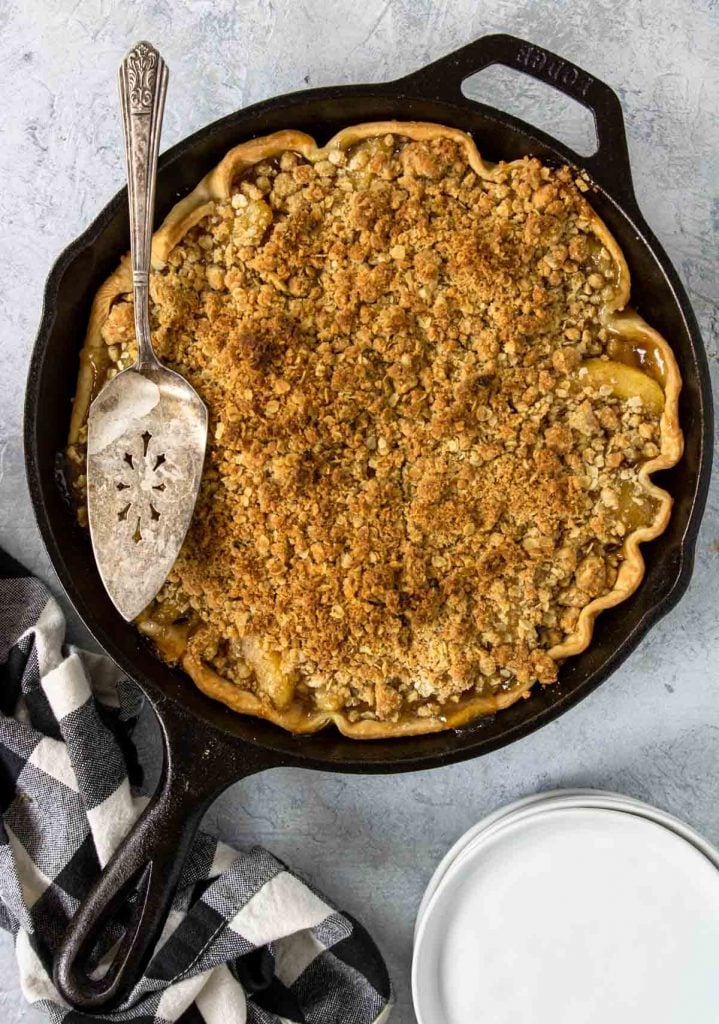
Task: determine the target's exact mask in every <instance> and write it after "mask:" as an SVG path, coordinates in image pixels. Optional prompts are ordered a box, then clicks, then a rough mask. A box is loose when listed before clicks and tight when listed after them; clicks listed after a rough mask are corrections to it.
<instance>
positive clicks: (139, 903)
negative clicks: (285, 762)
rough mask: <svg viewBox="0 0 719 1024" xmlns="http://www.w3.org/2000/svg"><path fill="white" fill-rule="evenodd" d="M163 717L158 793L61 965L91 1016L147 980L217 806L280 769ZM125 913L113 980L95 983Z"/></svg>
mask: <svg viewBox="0 0 719 1024" xmlns="http://www.w3.org/2000/svg"><path fill="white" fill-rule="evenodd" d="M155 710H156V711H157V712H158V715H159V718H160V725H161V727H162V733H163V741H164V748H165V758H164V768H163V774H162V780H161V782H160V785H159V787H158V790H157V792H156V793H155V795H154V796H153V798H152V800H151V801H150V803H149V804H148V806H147V807H146V809H145V810H144V812H143V813H142V815H141V816H140V817H139V818H138V820H137V822H136V823H135V825H134V826H133V828H132V829H131V831H130V832H129V834H128V835H127V836H126V837H125V839H124V840H123V841H122V842H121V843H120V845H119V847H118V848H117V850H116V851H115V853H114V855H113V856H112V858H111V859H110V861H109V863H108V864H107V866H106V868H105V869H104V871H103V872H102V874H101V875H100V877H99V879H98V880H97V882H96V883H95V885H94V886H93V888H92V889H91V890H90V892H89V893H88V895H87V896H86V897H85V899H84V901H83V902H82V904H81V905H80V907H79V909H78V910H77V912H76V913H75V916H74V917H73V918H72V920H71V922H70V925H69V927H68V930H67V932H66V934H65V936H64V939H63V942H62V945H61V946H60V950H59V952H58V954H57V956H56V959H55V964H54V982H55V985H56V987H57V989H58V991H59V992H60V994H61V995H62V997H63V998H64V999H65V1000H66V1001H67V1002H68V1003H69V1004H70V1005H71V1006H73V1007H74V1008H75V1009H78V1010H83V1011H85V1012H93V1011H97V1010H100V1009H101V1008H102V1009H103V1010H106V1009H111V1008H113V1007H116V1006H118V1005H119V1004H120V1003H122V1002H123V1001H124V1000H125V999H126V998H127V997H128V996H129V994H130V993H131V992H132V990H133V988H134V987H135V985H136V984H137V983H138V981H139V980H140V978H141V977H142V974H143V971H144V970H145V968H146V966H147V964H148V962H149V960H150V958H151V956H152V953H153V950H154V948H155V945H156V943H157V940H158V939H159V937H160V935H161V933H162V929H163V927H164V925H165V922H166V920H167V916H168V914H169V912H170V909H171V906H172V900H173V897H174V895H175V891H176V889H177V885H178V883H179V880H180V876H181V874H182V869H183V867H184V863H185V860H186V858H187V854H188V853H189V851H190V847H191V845H192V841H193V839H194V838H195V834H196V832H197V829H198V827H199V824H200V821H201V819H202V816H203V814H204V812H205V811H206V810H207V808H208V807H209V805H210V804H211V803H212V801H213V800H214V799H215V798H216V797H217V796H219V794H220V793H221V792H222V791H223V790H224V789H226V788H227V786H229V785H231V784H232V783H233V782H236V781H238V780H239V779H241V778H245V777H247V776H249V775H252V774H254V773H255V772H257V771H260V770H261V769H262V768H267V767H272V766H273V765H272V764H270V763H269V758H268V757H267V755H266V754H264V755H263V757H261V756H260V755H257V754H255V752H254V750H255V748H253V747H249V746H247V747H241V746H240V745H238V744H236V743H235V744H233V745H228V744H227V743H226V742H225V741H224V740H223V738H222V737H221V736H220V735H219V734H218V733H216V732H208V733H204V734H203V733H202V732H200V733H199V734H198V730H197V722H196V720H195V719H193V718H192V716H191V715H190V713H189V712H188V711H185V710H184V709H180V708H179V707H178V706H177V705H170V704H163V705H162V706H159V707H156V708H155ZM175 751H177V752H178V759H177V761H176V760H175V753H174V752H175ZM179 761H181V762H182V763H181V764H180V763H178V762H179ZM273 764H274V762H273ZM133 894H134V895H133ZM119 908H123V909H124V911H125V914H126V916H125V917H124V919H123V924H126V930H125V933H124V935H123V937H122V939H121V940H120V942H119V945H118V946H117V948H116V950H115V952H114V954H113V956H112V960H111V963H110V966H109V968H108V969H107V971H106V972H105V974H104V975H103V976H102V977H101V978H97V977H92V976H91V975H92V973H93V972H92V966H93V965H92V964H91V963H90V961H89V957H90V954H91V953H92V950H93V945H94V943H95V940H96V938H97V936H98V935H99V934H100V932H101V930H102V927H103V925H104V924H106V923H108V922H109V921H111V920H113V919H114V918H115V917H116V915H117V912H118V909H119ZM128 908H129V914H128V913H127V911H128Z"/></svg>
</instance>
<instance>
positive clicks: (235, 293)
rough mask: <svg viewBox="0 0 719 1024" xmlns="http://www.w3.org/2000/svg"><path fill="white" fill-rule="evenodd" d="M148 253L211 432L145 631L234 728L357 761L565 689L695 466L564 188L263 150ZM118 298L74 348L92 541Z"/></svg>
mask: <svg viewBox="0 0 719 1024" xmlns="http://www.w3.org/2000/svg"><path fill="white" fill-rule="evenodd" d="M152 252H153V258H152V265H153V271H152V275H151V285H150V290H151V320H152V328H153V342H154V345H155V349H156V351H157V353H158V355H159V357H160V358H161V359H162V360H163V362H165V363H166V364H167V365H168V366H170V367H171V368H173V369H175V370H177V371H179V373H181V374H182V375H183V376H184V377H186V378H187V379H188V380H189V381H190V383H191V384H192V385H193V387H195V388H196V389H197V391H198V392H199V394H200V395H201V396H202V398H203V399H204V401H205V402H206V404H207V407H208V410H209V415H210V435H209V443H208V451H207V458H206V463H205V469H204V475H203V479H202V485H201V490H200V496H199V499H198V503H197V507H196V511H195V515H194V519H193V522H192V525H191V527H190V530H189V533H188V535H187V539H186V541H185V544H184V546H183V548H182V551H181V553H180V556H179V558H178V560H177V562H176V564H175V567H174V569H173V571H172V574H171V576H170V578H169V579H168V581H167V583H166V584H165V586H164V587H163V588H162V590H161V592H160V593H159V595H158V597H157V598H156V600H155V601H153V603H152V604H151V605H150V606H149V607H148V608H147V609H146V611H145V612H144V613H143V614H142V615H141V616H140V618H139V620H138V623H137V624H138V628H139V629H140V630H141V631H142V632H143V633H144V634H145V635H146V636H147V637H149V638H150V640H151V641H152V642H153V643H154V645H155V646H156V649H157V651H158V652H159V655H160V656H161V657H162V658H163V659H165V660H166V661H168V662H170V663H173V664H175V663H176V664H179V665H181V666H182V668H183V669H184V671H185V672H186V673H187V674H188V676H190V677H191V679H192V680H193V682H194V683H195V684H196V685H197V686H198V687H199V688H200V689H201V690H203V691H204V692H205V693H206V694H209V695H210V696H211V697H214V698H216V699H217V700H220V701H223V702H224V703H225V704H227V705H229V706H230V707H231V708H234V709H235V710H236V711H238V712H244V713H248V714H252V715H258V716H261V717H262V718H266V719H269V720H271V721H273V722H275V723H277V724H279V725H281V726H284V727H285V728H287V729H289V730H291V731H293V732H298V733H301V732H311V731H314V730H317V729H320V728H321V727H323V726H325V725H327V724H328V723H332V722H334V723H335V724H336V726H337V728H339V729H340V731H341V732H342V733H344V734H345V735H348V736H353V737H358V738H373V737H385V736H397V735H403V734H404V735H406V734H411V733H424V732H432V731H437V730H441V729H447V728H452V727H457V726H459V725H464V724H466V723H467V722H469V721H471V720H472V719H474V718H476V717H478V716H480V715H485V714H489V713H493V712H495V711H497V710H499V709H502V708H505V707H507V706H508V705H510V704H512V703H513V702H514V701H516V700H518V699H519V698H520V697H528V696H529V695H530V691H531V689H532V687H534V686H535V685H537V684H539V685H542V686H550V685H552V684H553V683H555V681H556V680H557V674H558V671H559V668H560V665H561V663H562V661H563V660H564V659H565V658H568V657H570V656H572V655H576V654H579V653H580V652H581V651H583V650H584V649H585V648H586V647H587V645H588V644H589V643H590V642H591V639H592V630H593V627H594V622H595V619H596V617H597V615H598V613H599V612H601V611H602V610H603V609H605V608H609V607H611V606H612V605H616V604H618V603H619V602H621V601H624V600H626V599H627V598H628V597H629V596H630V595H631V594H632V592H633V591H634V590H635V589H636V588H637V586H638V585H639V583H640V580H641V578H642V575H643V572H644V563H643V560H642V555H641V551H640V544H641V543H642V542H643V541H647V540H651V539H652V538H654V537H656V536H658V534H660V533H661V532H662V530H664V528H665V527H666V524H667V521H668V519H669V515H670V510H671V498H670V496H669V495H668V494H667V493H666V492H665V491H664V490H662V489H660V488H659V487H658V486H657V485H656V484H655V483H653V482H652V479H651V477H652V474H653V473H654V472H655V471H657V470H661V469H665V468H667V467H669V466H672V465H673V464H674V463H676V462H677V460H678V459H679V458H680V456H681V452H682V434H681V430H680V427H679V422H678V415H677V400H678V394H679V389H680V384H681V382H680V376H679V372H678V369H677V364H676V361H675V359H674V356H673V354H672V351H671V348H670V346H669V345H668V343H667V342H666V341H665V340H664V339H663V338H662V337H661V336H660V335H659V334H658V333H657V332H656V331H655V330H653V329H652V328H651V327H650V326H649V325H648V324H647V323H646V322H645V321H644V320H643V319H642V318H641V317H640V316H639V315H638V314H637V313H636V312H635V311H633V310H632V309H631V308H630V307H629V306H628V302H629V291H630V280H629V272H628V269H627V264H626V261H625V259H624V257H623V255H622V252H621V250H620V249H619V246H618V245H617V243H616V241H615V240H614V238H613V237H612V236H611V234H610V233H609V231H608V229H607V227H606V226H605V225H604V223H603V222H602V221H601V220H600V218H599V217H598V216H597V214H596V213H595V212H594V211H593V209H592V206H591V187H590V185H589V183H588V182H587V181H585V180H584V178H583V177H582V176H581V175H580V174H579V173H578V172H577V171H576V169H572V168H570V167H559V168H552V167H548V166H544V165H543V164H542V163H541V162H540V161H539V160H537V159H533V158H529V157H526V158H523V159H520V160H514V161H511V162H501V163H498V164H491V163H488V162H486V161H485V160H483V159H482V157H481V156H480V153H479V152H478V150H477V147H476V146H475V143H474V141H473V140H472V139H471V138H470V136H469V135H466V134H464V133H463V132H461V131H457V130H454V129H450V128H445V127H442V126H439V125H433V124H421V123H411V122H410V123H401V122H387V123H376V124H365V125H360V126H358V127H353V128H347V129H346V130H344V131H341V132H340V133H339V134H338V135H336V136H335V137H334V138H333V139H331V140H330V141H329V142H328V143H327V144H326V145H325V146H318V145H317V143H316V142H315V140H314V139H312V138H311V137H310V136H308V135H306V134H304V133H302V132H298V131H284V132H277V133H275V134H273V135H270V136H267V137H265V138H260V139H254V140H252V141H250V142H246V143H243V144H241V145H239V146H237V147H235V148H234V149H232V150H231V151H230V152H229V153H228V154H227V155H226V156H225V158H224V159H223V160H222V161H221V162H220V163H219V164H218V166H217V167H215V168H214V170H212V171H211V172H210V173H209V174H207V175H206V177H205V178H203V179H202V181H201V182H200V183H199V184H198V185H197V187H196V188H195V189H194V191H192V192H191V193H190V194H189V195H188V196H186V197H185V198H184V199H182V200H181V201H180V202H178V203H177V205H176V206H175V207H174V208H173V209H172V211H171V212H170V214H169V215H168V216H167V218H166V219H165V221H164V223H163V224H162V226H161V227H160V229H159V230H158V231H157V232H156V234H155V236H154V241H153V250H152ZM131 292H132V277H131V270H130V264H129V260H128V258H127V257H125V258H124V259H123V260H122V261H121V264H120V266H119V267H118V269H117V270H116V271H115V272H114V273H113V274H112V275H111V277H110V278H109V279H108V280H107V281H106V282H105V283H104V284H103V285H102V287H101V288H100V290H99V292H98V293H97V296H96V298H95V301H94V304H93V307H92V312H91V316H90V322H89V327H88V331H87V337H86V340H85V344H84V348H83V350H82V355H81V365H80V376H79V382H78V388H77V394H76V399H75V403H74V408H73V416H72V424H71V431H70V438H69V447H68V457H69V460H70V465H71V466H72V467H74V485H75V490H76V494H77V498H78V514H79V516H80V517H81V520H82V517H83V516H84V515H85V509H84V503H85V477H84V465H85V441H86V420H87V411H88V407H89V404H90V402H91V400H92V398H93V396H94V395H95V394H96V393H97V392H98V390H99V389H100V388H101V387H102V385H103V383H104V381H106V380H107V379H108V378H109V377H111V376H112V375H113V374H115V373H117V372H118V371H119V370H121V369H123V368H125V367H128V366H129V365H131V363H132V362H133V361H134V359H135V337H134V325H133V305H132V294H131ZM156 502H157V505H158V510H159V512H160V513H161V512H162V508H161V504H162V492H161V491H159V492H158V497H157V499H156ZM120 505H121V496H118V513H119V511H120ZM133 525H134V519H133V517H126V524H125V523H123V522H122V521H118V529H122V528H128V529H131V528H132V526H133Z"/></svg>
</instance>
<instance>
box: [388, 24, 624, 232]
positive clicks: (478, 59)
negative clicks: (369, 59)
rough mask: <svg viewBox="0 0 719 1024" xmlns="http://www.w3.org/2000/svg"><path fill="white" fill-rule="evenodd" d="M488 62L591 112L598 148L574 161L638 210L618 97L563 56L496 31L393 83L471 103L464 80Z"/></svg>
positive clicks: (422, 93)
mask: <svg viewBox="0 0 719 1024" xmlns="http://www.w3.org/2000/svg"><path fill="white" fill-rule="evenodd" d="M492 64H503V65H504V66H505V67H508V68H512V69H513V70H515V71H521V72H522V73H523V74H525V75H529V76H530V77H531V78H536V79H538V80H539V81H540V82H544V83H546V84H547V85H551V86H553V88H555V89H559V91H560V92H563V93H565V95H567V96H569V97H570V98H571V99H573V100H576V101H577V103H581V104H582V106H584V107H587V109H588V110H590V111H591V112H592V115H593V117H594V126H595V129H596V133H597V142H598V146H597V151H596V153H594V154H592V156H590V157H583V158H582V157H577V162H578V163H579V164H580V165H583V166H585V167H586V168H587V170H588V171H589V172H590V174H591V175H592V177H593V178H594V180H595V181H596V182H597V183H598V184H600V185H602V187H604V188H605V189H606V190H607V191H608V192H610V193H611V194H612V195H613V196H616V197H617V198H619V199H620V200H621V201H622V203H623V205H624V206H629V207H631V208H632V209H633V210H636V211H637V212H638V209H637V201H636V197H635V195H634V187H633V185H632V175H631V168H630V164H629V151H628V149H627V136H626V132H625V129H624V117H623V115H622V107H621V103H620V102H619V97H618V96H617V94H616V93H615V92H614V90H613V89H610V87H609V86H608V85H605V83H604V82H601V81H600V80H599V79H598V78H594V76H593V75H589V74H588V73H587V72H586V71H583V70H582V69H581V68H579V67H577V66H576V64H572V63H570V61H568V60H564V58H563V57H558V56H557V55H556V54H554V53H551V52H550V51H549V50H545V49H543V48H542V47H541V46H535V45H534V43H529V42H527V41H526V40H524V39H519V38H517V37H516V36H510V35H506V34H504V33H500V34H497V35H489V36H482V38H481V39H476V40H475V41H474V42H473V43H469V44H468V45H467V46H463V47H462V48H461V49H459V50H455V51H454V53H450V54H448V55H447V56H446V57H440V59H439V60H436V61H433V63H432V64H428V65H427V67H425V68H421V69H420V70H419V71H414V72H412V73H411V74H410V75H408V76H407V77H406V78H403V79H402V80H401V82H400V83H394V84H395V85H398V84H401V85H402V87H403V88H404V90H405V91H406V92H408V93H409V94H410V95H411V94H412V93H414V94H415V95H420V96H424V97H427V98H428V99H437V100H443V101H446V102H450V103H455V104H456V103H457V102H458V101H459V102H463V103H472V102H474V101H473V100H469V99H468V98H467V97H466V96H464V94H463V93H462V82H464V80H465V79H466V78H469V77H470V76H471V75H474V74H476V73H477V72H478V71H482V70H483V69H484V68H486V67H489V66H490V65H492Z"/></svg>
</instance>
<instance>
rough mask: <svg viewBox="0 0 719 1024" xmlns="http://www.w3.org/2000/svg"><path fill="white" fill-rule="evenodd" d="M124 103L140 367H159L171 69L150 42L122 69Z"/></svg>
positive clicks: (137, 48) (141, 45) (132, 52)
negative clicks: (153, 329) (164, 132)
mask: <svg viewBox="0 0 719 1024" xmlns="http://www.w3.org/2000/svg"><path fill="white" fill-rule="evenodd" d="M119 86H120V100H121V102H122V126H123V131H124V136H125V156H126V159H127V195H128V203H129V207H130V235H131V238H132V289H133V295H134V300H135V333H136V336H137V345H138V360H137V365H138V366H141V367H142V366H154V365H157V357H156V356H155V353H154V351H153V348H152V341H151V340H150V315H149V306H148V289H149V281H150V255H151V245H152V221H153V216H154V212H155V178H156V176H157V155H158V152H159V148H160V130H161V128H162V115H163V112H164V109H165V96H166V95H167V65H166V64H165V62H164V60H163V59H162V57H161V56H160V54H159V53H158V52H157V50H156V49H155V48H154V46H151V45H150V43H145V42H142V43H138V44H137V45H136V46H133V48H132V49H131V50H130V52H129V53H128V55H127V56H126V57H125V59H124V60H123V62H122V64H121V65H120V71H119Z"/></svg>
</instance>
